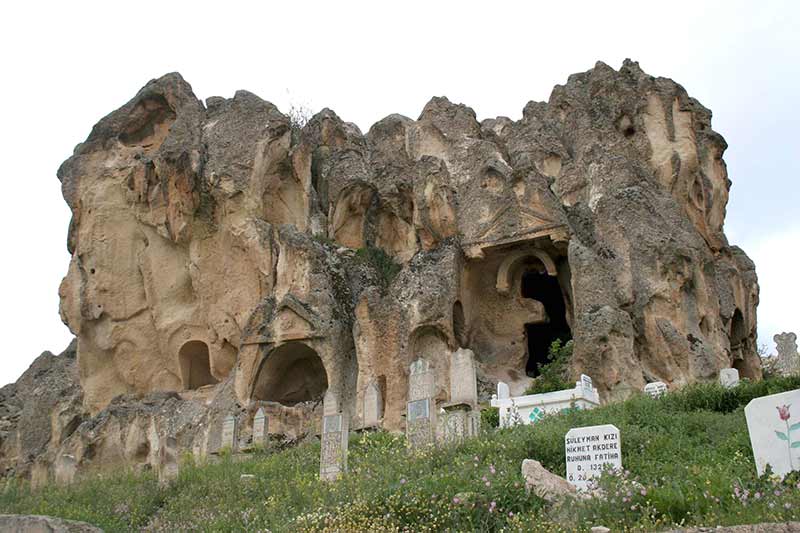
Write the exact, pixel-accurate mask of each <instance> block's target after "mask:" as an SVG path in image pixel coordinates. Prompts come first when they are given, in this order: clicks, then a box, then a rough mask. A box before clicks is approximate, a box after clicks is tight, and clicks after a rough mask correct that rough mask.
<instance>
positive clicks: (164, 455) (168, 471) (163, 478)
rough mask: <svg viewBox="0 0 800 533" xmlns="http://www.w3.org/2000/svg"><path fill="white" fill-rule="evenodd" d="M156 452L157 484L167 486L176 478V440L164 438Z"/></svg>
mask: <svg viewBox="0 0 800 533" xmlns="http://www.w3.org/2000/svg"><path fill="white" fill-rule="evenodd" d="M160 444H161V445H160V447H159V450H158V483H159V485H161V486H164V485H168V484H169V483H170V482H171V481H173V480H174V479H177V477H178V440H177V439H176V438H175V437H166V438H164V439H162V440H161V443H160Z"/></svg>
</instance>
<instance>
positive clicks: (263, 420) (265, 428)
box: [253, 407, 269, 446]
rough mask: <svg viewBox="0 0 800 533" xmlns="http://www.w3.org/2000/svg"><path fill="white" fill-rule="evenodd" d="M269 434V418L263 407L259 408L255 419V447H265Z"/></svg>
mask: <svg viewBox="0 0 800 533" xmlns="http://www.w3.org/2000/svg"><path fill="white" fill-rule="evenodd" d="M268 432H269V418H267V414H266V413H265V412H264V408H263V407H259V408H258V411H256V416H254V417H253V445H255V446H263V445H264V443H266V442H267V433H268Z"/></svg>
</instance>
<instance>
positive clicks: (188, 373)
mask: <svg viewBox="0 0 800 533" xmlns="http://www.w3.org/2000/svg"><path fill="white" fill-rule="evenodd" d="M178 361H179V362H180V367H181V380H182V382H183V388H185V389H197V388H199V387H202V386H203V385H213V384H214V383H219V381H218V380H217V379H216V378H215V377H214V376H212V375H211V363H210V360H209V357H208V345H207V344H206V343H204V342H203V341H189V342H187V343H186V344H184V345H183V346H181V349H180V350H179V352H178Z"/></svg>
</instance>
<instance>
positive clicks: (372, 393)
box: [364, 381, 383, 428]
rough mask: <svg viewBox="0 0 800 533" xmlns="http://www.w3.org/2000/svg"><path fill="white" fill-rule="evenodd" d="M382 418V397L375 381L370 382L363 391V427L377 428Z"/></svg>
mask: <svg viewBox="0 0 800 533" xmlns="http://www.w3.org/2000/svg"><path fill="white" fill-rule="evenodd" d="M382 418H383V397H382V395H381V389H380V387H379V386H378V384H377V383H376V382H375V381H372V382H370V384H369V385H367V388H366V390H365V391H364V427H365V428H371V427H376V426H379V425H380V423H381V419H382Z"/></svg>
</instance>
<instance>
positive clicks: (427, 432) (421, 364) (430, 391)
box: [406, 359, 436, 448]
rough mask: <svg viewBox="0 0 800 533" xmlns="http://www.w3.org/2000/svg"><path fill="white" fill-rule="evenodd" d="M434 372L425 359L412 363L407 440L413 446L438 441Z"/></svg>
mask: <svg viewBox="0 0 800 533" xmlns="http://www.w3.org/2000/svg"><path fill="white" fill-rule="evenodd" d="M434 386H435V381H434V374H433V370H432V369H431V367H430V364H429V363H428V361H426V360H425V359H417V360H416V361H414V362H413V363H411V367H410V373H409V376H408V403H407V404H406V440H407V441H408V445H409V446H410V447H412V448H416V447H419V446H426V445H429V444H434V442H435V441H436V423H435V412H434V408H435V404H434V399H433V396H434V390H435V389H434Z"/></svg>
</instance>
